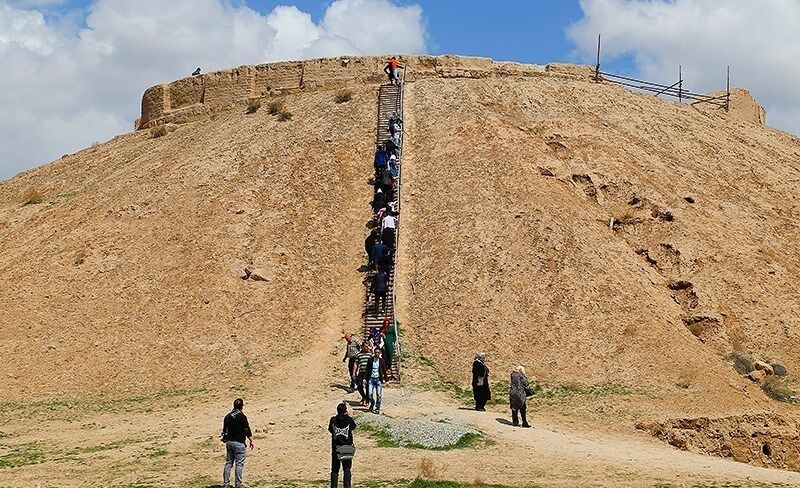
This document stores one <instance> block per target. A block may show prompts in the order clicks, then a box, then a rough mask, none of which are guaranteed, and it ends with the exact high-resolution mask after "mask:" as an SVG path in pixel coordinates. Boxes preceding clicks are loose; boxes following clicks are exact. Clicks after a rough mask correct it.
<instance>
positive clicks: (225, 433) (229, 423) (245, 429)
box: [220, 398, 254, 488]
mask: <svg viewBox="0 0 800 488" xmlns="http://www.w3.org/2000/svg"><path fill="white" fill-rule="evenodd" d="M242 408H244V400H242V399H241V398H237V399H236V400H234V401H233V410H231V412H230V413H229V414H228V415H226V416H225V420H224V421H223V422H222V437H221V438H220V440H221V441H222V442H224V443H225V450H226V451H227V458H226V460H225V469H224V470H223V471H222V481H223V484H224V486H225V488H230V487H231V468H232V467H233V465H234V464H236V485H235V486H236V488H243V487H244V480H243V476H244V459H245V457H247V446H245V444H244V440H245V439H247V440H248V441H250V449H251V450H252V449H253V448H254V446H253V433H252V432H251V431H250V424H249V423H248V422H247V417H246V416H245V414H244V413H243V412H242Z"/></svg>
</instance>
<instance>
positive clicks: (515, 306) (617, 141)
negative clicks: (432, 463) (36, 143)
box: [0, 57, 800, 469]
mask: <svg viewBox="0 0 800 488" xmlns="http://www.w3.org/2000/svg"><path fill="white" fill-rule="evenodd" d="M402 62H404V63H406V64H407V65H408V66H409V74H408V75H409V76H408V79H407V83H406V85H405V86H406V88H405V105H404V110H405V122H406V126H405V129H406V135H405V139H404V140H405V147H404V162H403V164H404V169H403V178H404V181H403V195H402V198H403V207H402V208H403V211H402V215H401V217H400V239H401V243H402V245H401V247H400V261H399V264H398V272H399V280H400V285H401V286H400V291H399V296H398V300H399V302H398V306H399V309H398V310H399V315H400V321H401V328H402V332H403V335H402V340H403V344H404V346H405V349H404V350H405V352H406V353H407V357H406V358H404V359H405V360H406V364H407V367H408V368H409V372H410V373H411V374H410V375H409V379H410V381H411V382H413V381H416V380H420V381H419V382H417V383H414V385H415V387H419V386H421V385H430V383H429V382H428V381H429V379H430V378H427V376H426V375H429V376H430V377H431V378H434V379H435V380H436V381H435V382H434V383H436V387H437V388H441V387H442V386H446V387H448V388H449V386H447V384H445V383H442V382H454V384H455V385H457V386H458V387H466V386H467V384H468V379H467V375H468V372H469V365H470V362H471V360H472V356H473V354H474V353H475V352H476V351H486V352H488V362H489V365H490V367H491V368H492V378H493V380H494V381H495V382H498V381H500V382H502V381H504V380H506V379H507V376H508V372H509V371H510V369H511V368H512V367H513V366H514V365H516V364H524V365H525V366H526V367H527V369H528V372H529V374H530V375H531V376H533V377H534V378H536V379H537V380H539V381H540V382H541V383H542V384H543V385H544V386H545V388H546V390H547V391H568V392H575V391H582V392H586V391H588V392H591V394H592V395H593V398H594V396H597V397H602V398H601V399H600V400H599V402H600V403H597V402H594V403H592V402H589V403H587V404H585V405H582V406H581V408H584V409H586V411H587V412H588V411H590V410H591V412H592V414H593V415H594V414H595V413H597V412H601V413H603V414H604V415H606V414H608V415H606V416H605V417H604V420H603V422H607V423H614V424H616V427H615V428H620V426H622V427H621V428H624V429H629V430H634V425H638V426H639V427H640V428H641V429H643V430H646V431H648V432H650V433H652V434H654V435H656V436H658V437H659V438H662V439H663V440H666V441H668V442H670V443H671V444H673V445H675V446H677V447H681V448H684V449H688V450H695V451H700V452H710V453H714V454H719V455H722V456H726V457H733V458H734V459H737V460H741V461H746V462H751V463H753V464H756V465H760V466H767V467H780V468H787V467H788V468H792V469H800V450H798V447H797V446H798V440H800V428H798V425H797V419H798V410H797V408H798V407H797V406H796V405H790V404H789V403H785V402H778V401H776V400H774V399H772V398H769V397H768V396H767V395H766V394H765V393H764V392H763V391H762V389H761V388H760V387H759V383H757V382H754V381H751V380H749V379H747V378H745V377H744V376H743V375H742V374H740V373H737V371H735V370H734V367H733V364H732V359H731V355H732V354H734V353H735V354H736V355H738V356H739V357H740V358H746V359H748V360H761V361H765V362H767V363H770V364H780V365H782V366H783V367H785V369H786V370H787V371H788V375H787V376H782V377H781V384H782V385H783V387H786V388H790V389H791V388H793V389H794V391H796V390H797V378H798V376H797V375H798V372H800V355H798V354H797V351H798V350H800V318H798V317H800V315H799V312H800V285H798V284H797V279H796V277H797V276H800V259H798V254H797V242H798V241H799V240H800V208H799V206H800V203H798V198H799V197H800V190H798V182H800V140H799V139H798V138H797V137H794V136H792V135H790V134H786V133H783V132H780V131H776V130H774V129H771V128H769V127H766V126H764V125H763V120H764V118H763V117H764V115H763V113H762V111H761V110H760V109H759V108H758V105H757V103H756V102H755V101H754V100H753V99H752V97H750V96H749V94H747V93H746V92H745V91H744V90H737V91H735V92H734V97H733V101H734V104H733V106H732V111H731V113H726V112H724V111H720V110H709V109H707V108H701V109H696V108H693V107H691V106H688V105H678V104H675V103H672V102H669V101H665V100H661V99H658V98H655V97H652V96H645V95H641V94H636V93H632V92H630V91H627V90H624V89H622V88H620V87H616V86H613V85H609V84H607V83H603V84H596V83H593V82H591V80H590V79H589V76H588V74H589V70H588V69H587V68H585V67H575V66H567V65H549V66H547V67H543V66H526V65H518V64H514V63H493V62H492V61H491V60H485V59H473V58H455V57H443V58H431V57H405V58H403V60H402ZM376 70H377V71H378V73H379V71H380V59H379V58H353V59H342V58H337V59H328V60H313V61H307V62H303V63H299V62H298V63H281V64H276V65H261V66H245V67H240V68H236V69H233V70H228V71H225V72H219V73H212V74H209V75H206V76H204V77H201V78H196V79H195V78H189V79H185V80H179V81H176V82H173V83H170V84H166V85H158V86H156V87H153V88H151V89H149V90H148V91H147V92H146V93H145V96H144V99H143V114H142V118H141V119H140V120H139V126H140V127H141V128H142V130H139V131H137V132H134V133H131V134H126V135H122V136H119V137H117V138H115V139H113V140H111V141H109V142H107V143H104V144H100V145H97V146H94V147H92V148H88V149H86V150H84V151H81V152H79V153H76V154H73V155H66V156H65V157H64V158H62V159H60V160H58V161H55V162H53V163H50V164H48V165H45V166H42V167H40V168H37V169H34V170H31V171H28V172H26V173H23V174H20V175H18V176H16V177H15V178H12V179H10V180H7V181H4V182H2V183H0V301H2V303H3V305H4V306H3V307H2V308H0V323H2V324H3V327H2V329H0V339H2V340H1V341H0V361H2V362H3V363H4V364H5V365H6V368H4V371H3V373H2V374H0V400H2V401H6V402H19V401H21V400H24V399H27V398H36V399H43V400H44V399H46V400H56V401H61V400H72V399H81V398H89V397H98V396H105V397H109V398H123V397H130V396H131V395H142V394H153V393H157V392H175V391H179V392H184V393H185V392H195V391H207V390H211V391H221V390H228V391H229V390H230V389H231V388H232V389H233V390H234V391H244V390H245V388H246V387H252V386H253V385H256V386H257V385H259V382H261V378H263V377H264V376H265V375H266V374H267V373H268V372H272V371H275V368H279V367H281V366H283V367H284V368H286V365H287V364H295V363H289V362H290V361H292V360H294V361H295V362H297V358H305V357H307V356H306V355H308V354H311V353H315V354H316V353H319V350H318V349H319V347H320V346H319V342H320V337H326V338H328V337H330V338H331V339H334V340H335V338H337V337H339V333H340V332H341V331H342V330H345V329H351V330H355V329H356V328H357V327H358V324H359V323H360V309H359V306H360V303H359V301H358V298H356V299H355V300H354V299H353V297H358V296H359V293H360V290H361V286H362V285H361V275H360V274H359V273H358V272H357V268H358V267H359V265H360V264H361V263H362V253H363V251H362V245H363V237H364V235H365V232H366V227H365V222H366V220H367V218H368V214H369V208H368V205H367V202H368V200H369V195H370V192H371V187H370V186H369V185H368V183H367V179H368V176H369V175H370V172H371V168H372V165H371V159H372V150H373V145H372V144H373V139H374V130H375V123H376V121H375V119H376V105H375V103H376V97H375V95H376V90H377V87H378V84H379V83H380V82H381V80H380V77H379V76H375V71H376ZM342 87H347V88H349V89H350V90H351V91H352V100H350V101H348V102H345V103H336V102H335V101H334V95H335V92H336V90H338V89H340V88H342ZM251 99H259V100H260V101H261V102H262V107H261V109H259V110H258V111H256V112H255V113H252V114H247V113H246V111H247V110H246V109H247V107H246V106H247V102H248V100H251ZM276 99H281V100H284V101H285V104H286V107H287V109H288V110H289V111H291V113H292V117H291V119H290V120H279V117H278V116H276V115H270V114H269V113H268V110H267V105H268V103H269V102H270V101H272V100H276ZM165 124H166V125H165ZM159 128H162V129H164V133H163V134H164V135H161V136H160V137H154V135H157V134H160V133H157V132H154V131H155V130H156V129H159ZM159 130H160V129H159ZM248 265H253V266H254V267H255V268H257V270H258V274H259V275H262V276H264V277H265V280H264V281H253V280H242V279H241V278H239V277H237V276H235V274H234V272H232V269H234V270H240V269H242V268H244V267H245V266H248ZM331 347H334V344H331ZM308 357H311V356H308ZM313 357H314V358H316V356H313ZM315 360H316V359H315ZM290 369H291V368H290ZM281 371H282V370H281ZM297 373H298V376H292V375H291V372H290V374H289V376H287V381H301V380H302V376H301V375H299V372H297ZM423 380H424V381H423ZM261 386H264V385H261ZM498 391H502V388H500V389H499V390H498ZM297 394H301V392H299V391H298V392H297ZM303 406H304V407H305V404H304V405H303ZM584 413H585V412H584ZM707 418H711V419H713V420H707ZM703 419H706V420H703ZM719 425H725V426H726V427H725V429H726V430H727V432H733V433H735V435H733V437H734V439H733V440H731V439H730V438H727V437H726V438H724V439H722V440H720V441H719V442H717V440H716V438H715V437H714V435H717V434H718V429H719ZM715 432H717V434H715ZM710 439H711V440H710ZM766 443H769V449H766V448H764V445H765V444H766ZM731 446H733V447H731Z"/></svg>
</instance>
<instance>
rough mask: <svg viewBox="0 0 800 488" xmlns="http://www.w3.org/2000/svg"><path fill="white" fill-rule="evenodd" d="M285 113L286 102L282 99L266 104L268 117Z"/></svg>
mask: <svg viewBox="0 0 800 488" xmlns="http://www.w3.org/2000/svg"><path fill="white" fill-rule="evenodd" d="M284 112H286V102H284V101H283V100H282V99H278V100H271V101H270V102H269V103H268V104H267V113H268V114H270V115H278V114H282V113H284Z"/></svg>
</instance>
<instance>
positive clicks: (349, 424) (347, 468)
mask: <svg viewBox="0 0 800 488" xmlns="http://www.w3.org/2000/svg"><path fill="white" fill-rule="evenodd" d="M355 430H356V422H355V421H354V420H353V418H352V417H351V416H350V415H348V414H347V404H346V403H340V404H339V405H337V406H336V416H334V417H331V420H330V421H329V422H328V432H330V433H331V488H338V486H339V468H340V467H341V468H342V469H343V470H344V479H343V480H342V486H343V487H344V488H351V486H352V485H351V483H352V476H353V471H352V470H353V458H352V454H351V455H349V456H347V455H344V456H341V458H342V459H340V454H339V453H338V452H337V448H339V447H340V446H353V432H354V431H355ZM347 457H349V459H345V458H347Z"/></svg>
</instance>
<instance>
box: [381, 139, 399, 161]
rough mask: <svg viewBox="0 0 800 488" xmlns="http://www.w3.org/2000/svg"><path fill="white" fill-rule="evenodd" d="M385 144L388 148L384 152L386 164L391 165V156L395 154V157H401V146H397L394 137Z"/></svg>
mask: <svg viewBox="0 0 800 488" xmlns="http://www.w3.org/2000/svg"><path fill="white" fill-rule="evenodd" d="M383 146H384V147H385V148H386V149H384V152H385V153H386V165H387V167H388V165H389V158H390V157H391V156H394V157H395V158H399V157H400V148H399V147H398V146H397V143H395V142H394V141H393V140H392V139H387V140H386V142H384V143H383Z"/></svg>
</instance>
